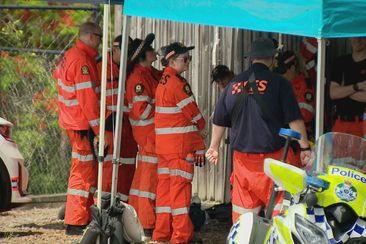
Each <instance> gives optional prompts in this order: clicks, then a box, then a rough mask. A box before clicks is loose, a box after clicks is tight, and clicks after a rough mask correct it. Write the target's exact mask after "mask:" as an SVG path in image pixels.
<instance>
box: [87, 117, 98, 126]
mask: <svg viewBox="0 0 366 244" xmlns="http://www.w3.org/2000/svg"><path fill="white" fill-rule="evenodd" d="M89 124H90V125H91V126H97V125H99V119H94V120H89Z"/></svg>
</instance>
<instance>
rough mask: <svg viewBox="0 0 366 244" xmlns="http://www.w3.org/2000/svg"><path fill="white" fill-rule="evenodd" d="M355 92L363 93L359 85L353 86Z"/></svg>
mask: <svg viewBox="0 0 366 244" xmlns="http://www.w3.org/2000/svg"><path fill="white" fill-rule="evenodd" d="M353 90H355V91H356V92H358V91H361V89H360V87H359V86H358V83H355V84H353Z"/></svg>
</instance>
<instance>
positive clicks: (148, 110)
mask: <svg viewBox="0 0 366 244" xmlns="http://www.w3.org/2000/svg"><path fill="white" fill-rule="evenodd" d="M151 109H152V106H151V105H150V104H148V105H147V106H146V109H145V111H144V112H143V113H142V114H141V116H140V119H146V118H147V116H149V114H150V112H151Z"/></svg>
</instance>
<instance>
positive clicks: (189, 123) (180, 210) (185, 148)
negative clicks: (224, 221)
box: [153, 42, 205, 243]
mask: <svg viewBox="0 0 366 244" xmlns="http://www.w3.org/2000/svg"><path fill="white" fill-rule="evenodd" d="M193 48H194V47H185V46H184V45H183V44H181V43H178V42H175V43H172V44H170V45H168V46H167V47H166V48H165V51H164V52H165V55H164V58H163V63H165V64H166V65H167V67H166V68H165V70H164V73H163V76H162V78H161V79H160V82H159V85H158V88H157V90H156V109H155V110H156V111H155V133H156V153H157V154H158V156H159V164H158V178H159V181H158V188H157V197H156V227H155V230H154V233H153V240H154V241H158V242H170V243H188V242H189V241H190V240H191V238H192V235H193V224H192V222H191V220H190V217H189V215H188V212H189V206H190V200H191V193H192V186H191V182H192V179H193V163H196V164H203V163H204V148H205V145H204V140H203V137H202V136H201V134H200V131H202V130H203V129H204V127H205V119H204V118H203V116H202V114H201V112H200V110H199V108H198V106H197V104H196V101H195V98H194V95H193V93H192V90H191V87H190V85H189V84H188V82H187V81H186V80H185V79H184V78H183V77H182V76H181V73H182V72H184V71H186V70H187V69H188V65H189V62H190V59H191V57H190V56H189V54H188V51H189V50H192V49H193Z"/></svg>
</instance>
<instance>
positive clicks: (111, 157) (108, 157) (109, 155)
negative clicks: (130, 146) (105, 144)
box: [104, 154, 113, 161]
mask: <svg viewBox="0 0 366 244" xmlns="http://www.w3.org/2000/svg"><path fill="white" fill-rule="evenodd" d="M112 160H113V154H107V155H106V156H105V157H104V161H112Z"/></svg>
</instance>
